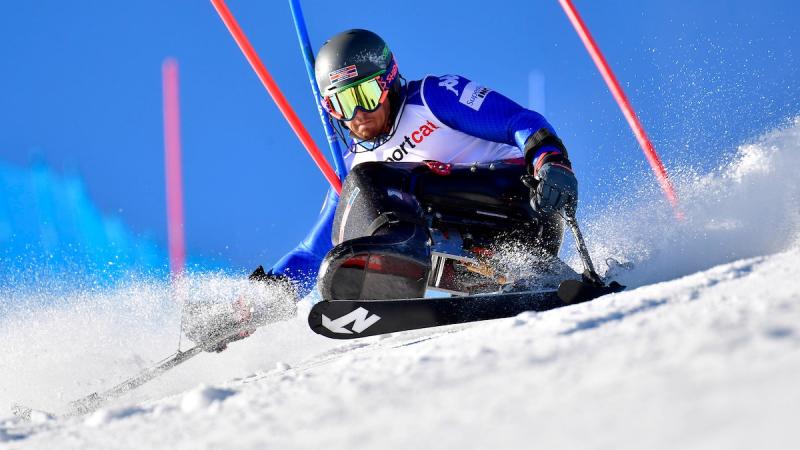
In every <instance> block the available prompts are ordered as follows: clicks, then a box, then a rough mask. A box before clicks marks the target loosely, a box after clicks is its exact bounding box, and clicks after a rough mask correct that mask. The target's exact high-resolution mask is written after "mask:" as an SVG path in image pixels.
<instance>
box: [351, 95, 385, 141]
mask: <svg viewBox="0 0 800 450" xmlns="http://www.w3.org/2000/svg"><path fill="white" fill-rule="evenodd" d="M390 109H391V108H389V99H388V98H387V99H386V101H385V102H384V103H383V104H382V105H381V106H380V107H379V108H378V109H376V110H375V111H372V112H364V111H363V110H361V109H358V110H357V111H356V115H355V117H353V119H352V120H348V121H346V122H345V123H344V124H345V126H346V127H347V128H348V129H350V132H351V133H352V134H354V135H355V136H356V137H357V138H359V139H365V140H366V139H373V138H375V137H377V136H378V135H379V134H381V133H384V132H385V131H386V130H387V129H388V128H389V110H390Z"/></svg>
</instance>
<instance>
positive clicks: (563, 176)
mask: <svg viewBox="0 0 800 450" xmlns="http://www.w3.org/2000/svg"><path fill="white" fill-rule="evenodd" d="M534 179H535V183H531V182H530V181H533V180H530V179H528V180H529V181H526V182H525V184H526V185H527V186H528V187H530V188H531V207H533V209H534V210H535V211H539V212H542V213H545V214H549V213H553V212H558V211H561V210H562V209H563V210H566V212H567V213H568V214H575V210H576V209H577V208H578V179H577V178H575V174H574V173H573V172H572V169H570V168H569V167H567V166H566V165H564V164H560V163H556V162H552V163H545V164H544V165H542V167H540V168H539V170H538V171H537V172H536V175H535V177H534Z"/></svg>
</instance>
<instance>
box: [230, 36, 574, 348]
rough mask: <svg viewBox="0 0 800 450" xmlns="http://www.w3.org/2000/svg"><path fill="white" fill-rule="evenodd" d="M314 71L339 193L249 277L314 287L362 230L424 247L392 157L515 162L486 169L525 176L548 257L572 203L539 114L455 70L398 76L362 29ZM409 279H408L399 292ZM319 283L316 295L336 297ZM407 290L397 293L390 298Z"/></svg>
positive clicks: (567, 178) (567, 170) (564, 167)
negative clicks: (341, 167) (359, 220)
mask: <svg viewBox="0 0 800 450" xmlns="http://www.w3.org/2000/svg"><path fill="white" fill-rule="evenodd" d="M315 72H316V80H317V84H318V85H319V89H320V92H321V93H322V96H323V98H322V99H321V100H322V103H323V106H324V108H325V110H326V111H327V113H328V115H329V116H330V119H331V120H332V121H333V122H334V125H337V123H336V122H338V125H339V126H335V127H334V128H335V129H337V130H339V132H340V133H339V134H340V138H342V139H343V140H345V143H346V145H347V148H348V151H347V152H346V154H345V155H344V160H345V163H346V165H347V168H348V176H347V178H346V180H345V183H344V187H343V190H342V194H341V198H343V199H345V200H344V201H341V202H340V201H338V197H337V195H336V194H335V193H334V192H333V191H331V192H330V193H329V194H328V197H327V199H326V203H325V206H324V208H323V211H322V212H321V214H320V217H319V220H318V222H317V223H316V225H315V226H314V228H313V229H312V231H311V232H310V234H309V235H308V236H307V237H306V238H305V240H303V242H301V243H300V245H298V246H297V247H296V248H295V249H294V250H292V251H291V252H290V253H289V254H287V255H285V256H284V257H283V258H281V259H280V261H278V262H277V263H276V264H275V265H273V266H272V268H270V269H269V270H268V271H265V270H264V269H263V267H261V266H259V267H258V269H256V271H255V272H253V274H252V275H251V279H256V280H269V279H281V280H286V279H288V280H290V281H291V282H292V283H293V284H294V286H295V288H296V290H297V294H298V298H300V297H303V296H305V295H306V294H307V293H309V292H310V291H311V290H312V289H313V288H314V287H315V285H316V282H317V279H318V277H319V278H320V279H323V278H326V277H328V275H327V274H325V273H322V274H318V272H319V271H320V266H321V264H322V262H323V260H324V259H325V258H326V255H327V254H329V252H331V250H332V248H333V247H334V245H333V244H334V243H336V244H337V248H338V247H339V246H341V245H346V243H347V242H361V241H363V240H364V239H366V240H367V243H368V244H369V242H370V241H369V239H370V236H371V235H375V236H380V235H386V234H391V233H395V234H397V235H401V237H400V238H399V239H400V240H404V242H405V243H406V244H408V243H409V242H410V243H411V244H412V247H413V246H416V247H422V246H424V245H425V241H427V240H428V237H427V235H425V233H417V232H416V231H415V230H414V228H415V227H418V226H419V224H418V223H417V222H418V221H417V219H415V217H414V216H415V214H418V211H417V210H418V205H417V204H416V203H417V202H416V201H415V199H414V198H413V195H412V196H411V197H408V196H407V195H406V194H403V193H401V192H399V191H400V190H402V189H401V187H400V185H402V184H403V183H407V182H409V180H410V179H411V178H412V176H411V175H408V176H406V172H403V170H401V169H397V170H395V168H396V167H398V166H402V164H400V165H398V164H394V163H409V162H417V163H421V162H424V161H436V162H439V163H443V164H442V165H440V166H439V168H440V169H441V168H444V167H447V166H446V165H447V164H475V163H490V162H504V163H505V164H506V165H509V164H511V165H514V164H516V165H517V166H518V170H511V171H508V170H506V171H496V172H497V173H496V174H494V173H493V174H492V176H493V177H495V178H494V179H493V181H492V183H495V182H496V183H499V184H503V183H505V184H506V185H510V184H514V185H521V183H522V182H521V181H520V175H527V176H528V183H526V184H527V185H528V188H525V187H524V186H523V190H524V189H530V191H529V192H528V191H525V193H526V199H525V205H526V208H528V209H529V210H530V212H531V213H532V214H535V215H538V216H539V217H540V218H543V222H545V223H549V224H551V229H554V230H555V232H554V233H551V236H550V237H549V238H548V239H549V240H550V241H552V242H544V243H542V246H543V247H544V248H545V249H546V251H547V252H549V253H550V255H551V256H556V254H557V253H558V249H559V247H560V244H561V238H562V234H563V223H562V219H561V217H560V216H559V214H558V212H559V211H560V210H562V209H564V208H573V209H574V208H575V206H576V204H577V196H578V192H577V180H576V178H575V175H574V174H573V172H572V169H571V164H570V162H569V159H568V158H567V151H566V149H565V147H564V145H563V144H562V142H561V140H560V139H559V138H558V137H557V135H556V132H555V130H554V129H553V127H552V126H551V125H550V124H549V123H548V122H547V120H545V118H544V117H543V116H542V115H541V114H539V113H537V112H535V111H531V110H528V109H525V108H523V107H522V106H520V105H518V104H517V103H515V102H513V101H512V100H510V99H508V98H507V97H505V96H503V95H502V94H500V93H498V92H496V91H493V90H490V89H488V88H486V87H484V86H482V85H480V84H478V83H476V82H474V81H471V80H469V79H467V78H464V77H462V76H458V75H444V76H426V77H424V78H422V79H421V80H415V81H408V82H406V80H405V79H403V78H402V77H401V76H400V73H399V71H398V66H397V63H396V61H395V58H394V55H393V54H392V52H391V51H390V50H389V47H388V46H387V45H386V43H385V42H384V41H383V39H381V38H380V37H379V36H378V35H376V34H375V33H373V32H370V31H367V30H360V29H354V30H348V31H345V32H343V33H340V34H337V35H336V36H334V37H333V38H331V39H330V40H329V41H327V42H326V43H325V44H324V45H323V46H322V48H321V49H320V51H319V54H318V55H317V58H316V63H315ZM345 130H346V131H345ZM344 134H349V136H344ZM448 170H449V168H448ZM503 177H506V178H509V179H502V178H503ZM442 179H443V180H450V178H447V177H442ZM459 179H461V180H465V179H466V180H467V181H466V182H465V183H470V181H469V179H468V178H465V177H464V176H463V175H461V178H459V176H458V175H457V174H454V176H453V177H452V180H453V181H452V182H453V183H454V188H456V189H461V188H463V186H462V185H463V184H464V182H461V184H462V185H459V186H456V185H458V184H459V181H458V180H459ZM447 182H448V181H445V183H447ZM392 190H395V194H396V195H395V197H392ZM386 192H388V195H385V197H386V198H385V199H384V201H385V202H387V205H388V206H385V207H384V206H379V207H375V205H366V206H363V205H362V206H363V207H361V209H362V210H361V211H360V214H362V215H363V214H366V215H367V216H369V217H368V219H369V220H367V221H366V222H364V223H365V224H364V225H361V226H359V225H351V223H355V222H356V219H354V218H353V217H351V216H353V215H354V214H353V210H356V209H358V208H359V204H360V203H362V202H364V201H367V202H368V201H369V200H370V199H369V197H375V196H380V195H384V194H386ZM404 196H405V197H404ZM354 205H355V206H354ZM528 205H529V206H530V207H528ZM365 211H366V212H365ZM348 222H349V223H348ZM409 224H410V225H409ZM404 226H405V228H403V227H404ZM393 230H394V231H393ZM359 239H361V241H358V240H359ZM379 240H380V239H379ZM381 242H386V240H385V239H384V240H383V241H381ZM406 248H408V246H407V247H406ZM331 253H336V249H334V251H333V252H331ZM424 257H425V255H423V257H422V258H424ZM424 263H425V262H424V261H421V262H420V264H424ZM427 263H428V264H429V261H428V262H427ZM330 266H331V264H328V261H327V260H326V264H325V267H324V270H333V269H331V268H330ZM328 278H330V277H328ZM326 279H327V278H326ZM418 288H419V286H418V285H416V286H412V287H411V291H409V292H418V291H417V290H418ZM326 289H327V290H326V292H325V294H326V295H323V298H326V297H329V296H330V295H334V296H336V293H335V292H333V293H332V292H331V290H330V289H329V288H326ZM399 289H400V290H401V291H402V290H403V286H400V288H399ZM350 294H351V295H352V292H351V293H350ZM407 294H408V292H398V293H397V295H398V297H396V298H403V296H405V295H407ZM355 295H358V293H356V294H355ZM363 295H365V294H363ZM222 348H224V345H223V346H222Z"/></svg>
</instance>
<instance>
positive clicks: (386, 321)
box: [308, 280, 625, 339]
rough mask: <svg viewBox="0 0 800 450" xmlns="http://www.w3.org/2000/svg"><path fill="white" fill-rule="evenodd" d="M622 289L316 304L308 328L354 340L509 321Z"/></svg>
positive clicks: (565, 288) (585, 286)
mask: <svg viewBox="0 0 800 450" xmlns="http://www.w3.org/2000/svg"><path fill="white" fill-rule="evenodd" d="M623 289H625V287H624V286H622V285H620V284H617V283H611V284H610V285H608V286H605V285H596V284H590V283H586V282H581V281H577V280H567V281H564V282H562V283H561V284H560V285H559V288H558V289H552V290H541V291H523V292H513V293H497V294H479V295H468V296H463V297H450V298H414V299H400V300H333V301H321V302H319V303H317V304H316V305H314V306H313V307H312V308H311V311H310V313H309V315H308V324H309V326H310V327H311V329H312V330H313V331H314V332H315V333H317V334H320V335H322V336H325V337H328V338H332V339H355V338H362V337H367V336H375V335H379V334H386V333H394V332H398V331H407V330H415V329H419V328H429V327H438V326H443V325H455V324H459V323H466V322H476V321H480V320H491V319H500V318H504V317H512V316H515V315H517V314H520V313H522V312H525V311H547V310H551V309H555V308H560V307H563V306H568V305H571V304H576V303H582V302H585V301H589V300H592V299H595V298H597V297H600V296H602V295H605V294H610V293H613V292H619V291H622V290H623Z"/></svg>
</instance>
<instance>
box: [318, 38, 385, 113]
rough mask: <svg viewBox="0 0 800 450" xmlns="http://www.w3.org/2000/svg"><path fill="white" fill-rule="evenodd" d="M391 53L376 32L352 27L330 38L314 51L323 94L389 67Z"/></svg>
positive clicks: (329, 93)
mask: <svg viewBox="0 0 800 450" xmlns="http://www.w3.org/2000/svg"><path fill="white" fill-rule="evenodd" d="M393 58H394V56H393V55H392V52H391V51H390V50H389V46H387V45H386V42H384V41H383V39H381V37H380V36H378V35H377V34H375V33H373V32H371V31H368V30H360V29H353V30H347V31H344V32H341V33H339V34H337V35H336V36H334V37H332V38H330V39H329V40H328V41H327V42H325V44H323V45H322V48H321V49H320V50H319V53H318V54H317V59H316V62H315V63H314V72H315V74H316V78H317V86H319V90H320V93H321V94H322V96H323V97H325V96H329V95H331V94H333V93H334V92H336V91H337V90H339V89H340V88H342V87H344V86H347V85H351V84H354V83H357V82H359V81H361V80H365V79H369V78H371V77H374V76H375V75H376V74H377V73H378V72H381V71H386V70H388V69H389V68H390V66H391V63H392V60H393Z"/></svg>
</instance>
